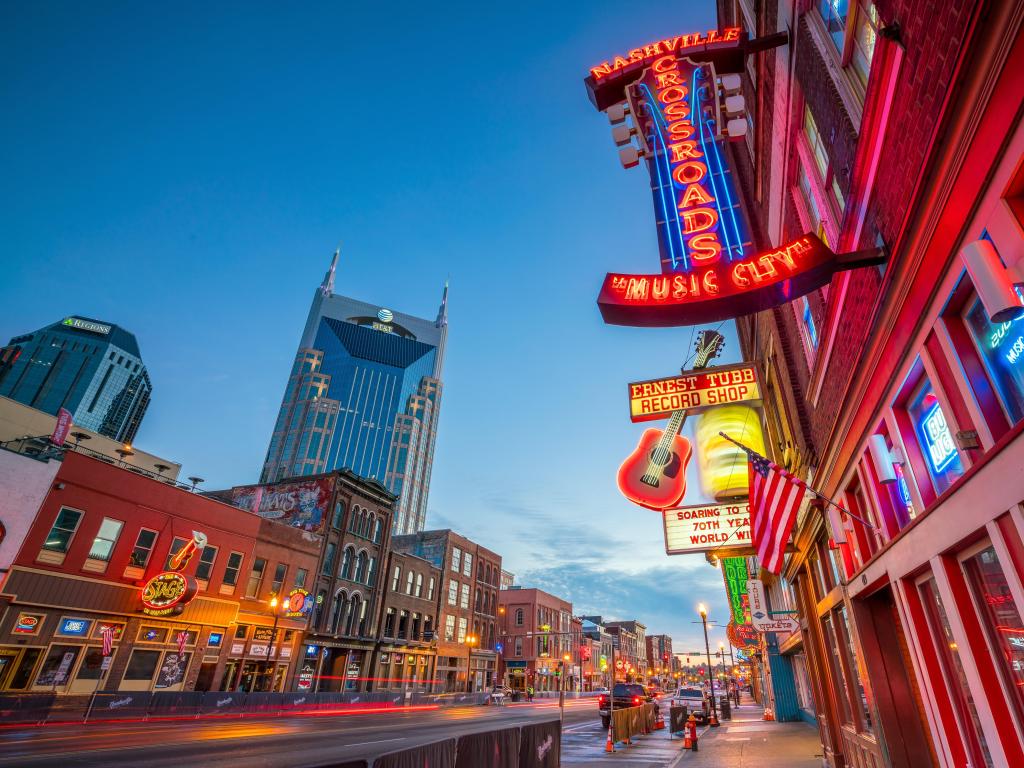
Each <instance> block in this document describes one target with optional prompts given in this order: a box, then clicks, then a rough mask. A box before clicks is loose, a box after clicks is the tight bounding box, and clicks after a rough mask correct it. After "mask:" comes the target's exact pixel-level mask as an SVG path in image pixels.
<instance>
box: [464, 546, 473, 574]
mask: <svg viewBox="0 0 1024 768" xmlns="http://www.w3.org/2000/svg"><path fill="white" fill-rule="evenodd" d="M462 575H463V576H472V575H473V556H472V555H471V554H469V552H467V553H466V554H465V556H464V559H463V561H462Z"/></svg>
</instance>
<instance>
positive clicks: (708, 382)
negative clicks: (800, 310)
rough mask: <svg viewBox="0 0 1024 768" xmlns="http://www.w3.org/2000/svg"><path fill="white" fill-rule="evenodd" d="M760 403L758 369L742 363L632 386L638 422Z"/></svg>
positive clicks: (631, 413)
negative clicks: (682, 412) (688, 412)
mask: <svg viewBox="0 0 1024 768" xmlns="http://www.w3.org/2000/svg"><path fill="white" fill-rule="evenodd" d="M760 399H761V388H760V387H759V386H758V382H757V368H756V367H755V366H753V365H751V364H750V363H741V364H739V365H732V366H723V367H721V368H709V369H706V370H702V371H693V372H687V373H684V374H680V375H678V376H670V377H668V378H665V379H651V380H649V381H638V382H635V383H632V384H630V385H629V418H630V419H631V420H632V421H634V422H638V421H654V420H656V419H665V418H668V417H669V416H670V415H671V414H672V412H673V411H698V410H703V409H705V408H710V407H712V406H715V405H727V404H730V403H745V402H749V401H751V400H760Z"/></svg>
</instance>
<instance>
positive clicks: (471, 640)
mask: <svg viewBox="0 0 1024 768" xmlns="http://www.w3.org/2000/svg"><path fill="white" fill-rule="evenodd" d="M478 642H480V638H478V637H477V636H476V635H466V647H467V648H468V649H469V656H468V658H467V659H466V665H467V667H466V693H469V692H470V691H469V679H470V677H471V676H472V674H473V646H474V645H476V644H477V643H478Z"/></svg>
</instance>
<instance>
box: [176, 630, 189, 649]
mask: <svg viewBox="0 0 1024 768" xmlns="http://www.w3.org/2000/svg"><path fill="white" fill-rule="evenodd" d="M177 640H178V653H184V652H185V643H187V642H188V632H179V633H178V635H177Z"/></svg>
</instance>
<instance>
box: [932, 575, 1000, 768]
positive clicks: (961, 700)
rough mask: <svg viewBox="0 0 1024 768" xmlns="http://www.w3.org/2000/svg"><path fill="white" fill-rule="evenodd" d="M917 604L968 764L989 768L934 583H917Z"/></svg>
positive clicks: (975, 712) (974, 710) (978, 723)
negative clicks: (924, 615) (925, 621)
mask: <svg viewBox="0 0 1024 768" xmlns="http://www.w3.org/2000/svg"><path fill="white" fill-rule="evenodd" d="M921 600H922V602H923V603H924V609H925V612H926V613H927V614H928V622H929V624H930V625H931V631H932V638H933V640H934V642H935V649H936V650H937V651H938V654H939V661H940V663H941V664H942V668H943V672H945V674H946V687H947V689H948V691H949V695H950V698H951V699H952V703H953V706H954V707H955V708H956V710H957V718H956V719H957V722H958V723H960V727H961V728H962V729H963V735H964V738H965V740H966V743H965V746H966V747H967V750H968V751H969V752H970V754H971V764H972V765H985V766H988V767H989V768H992V766H993V763H992V755H990V754H989V751H988V744H986V743H985V734H984V733H983V732H982V730H981V720H980V719H979V718H978V709H977V707H975V706H974V697H973V696H972V695H971V688H970V686H969V685H968V684H967V675H966V674H964V668H963V664H961V662H960V651H959V649H958V648H957V644H956V641H955V640H953V632H952V630H951V629H950V628H949V620H948V619H947V618H946V609H945V607H944V606H943V605H942V598H940V597H939V591H938V589H937V588H936V586H935V579H928V580H927V581H924V582H922V583H921Z"/></svg>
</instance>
